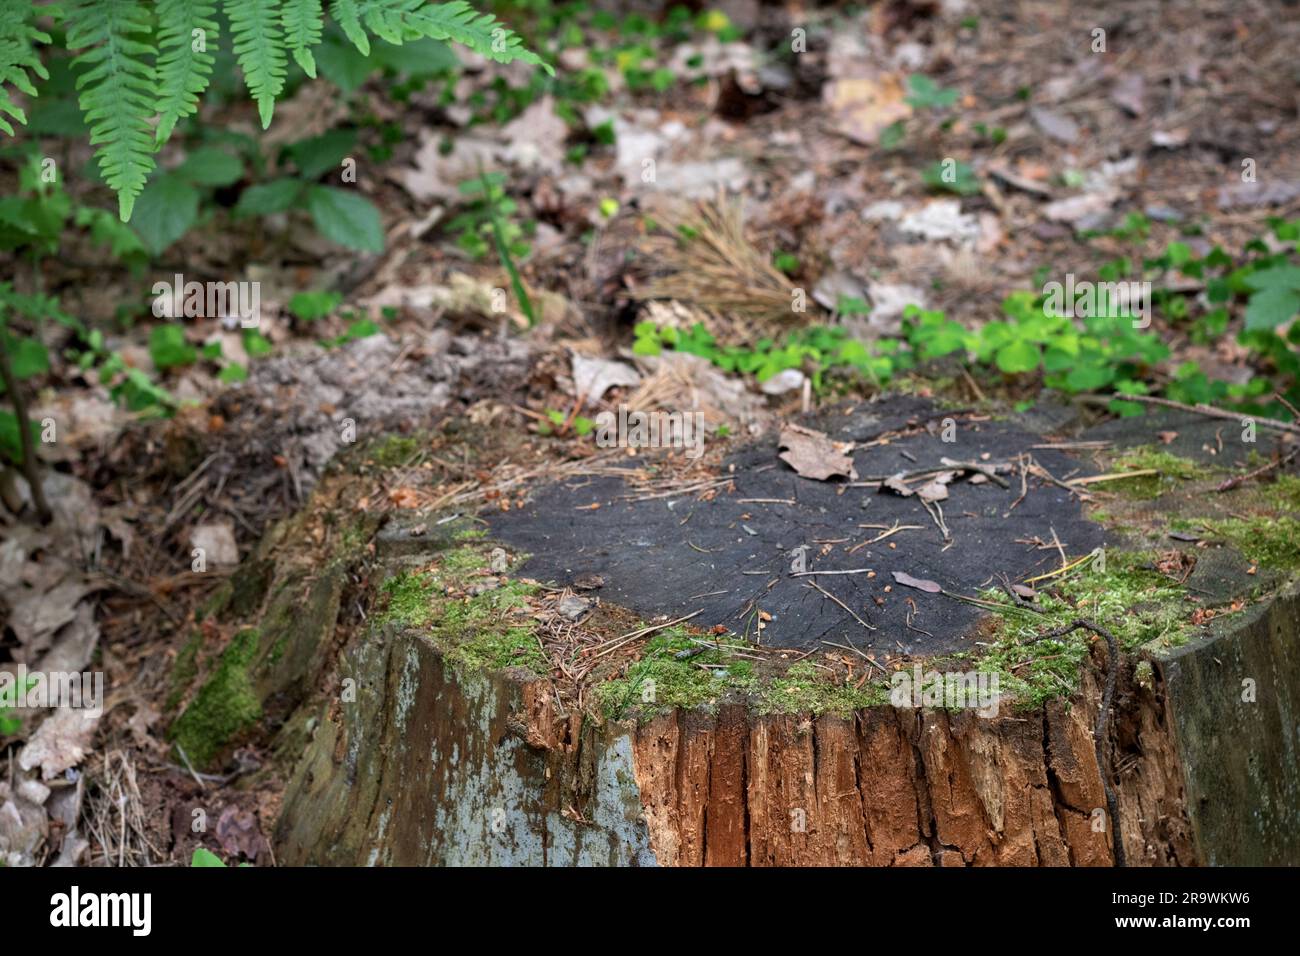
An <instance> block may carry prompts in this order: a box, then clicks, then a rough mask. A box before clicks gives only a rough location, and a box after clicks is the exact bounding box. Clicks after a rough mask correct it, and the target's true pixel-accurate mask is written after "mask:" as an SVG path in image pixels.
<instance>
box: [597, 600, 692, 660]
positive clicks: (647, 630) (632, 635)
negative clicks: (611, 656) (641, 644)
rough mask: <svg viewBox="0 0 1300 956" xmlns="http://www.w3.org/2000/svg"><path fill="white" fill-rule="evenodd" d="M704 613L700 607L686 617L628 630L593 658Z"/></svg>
mask: <svg viewBox="0 0 1300 956" xmlns="http://www.w3.org/2000/svg"><path fill="white" fill-rule="evenodd" d="M703 613H704V608H700V609H699V610H698V611H696V612H695V613H694V614H687V615H686V616H685V617H679V618H677V620H675V621H664V622H663V623H662V624H652V625H650V626H649V627H642V628H639V629H637V630H635V631H628V632H627V633H626V634H624V635H623V636H622V637H618V638H615V639H614V643H613V644H612V645H611V646H609V647H607V648H605V649H604V650H603V651H601V652H600V653H599V654H595V655H593V656H592V660H595V659H596V658H598V657H604V656H605V655H606V654H608V653H610V652H611V651H616V650H618V649H619V648H620V647H622V646H623V645H624V644H626V643H627V642H628V641H633V640H636V639H637V638H638V637H645V635H647V634H652V633H654V632H655V631H661V630H663V629H664V628H665V627H672V626H673V625H674V624H681V623H682V622H683V621H689V620H690V619H691V618H693V617H698V616H699V615H701V614H703Z"/></svg>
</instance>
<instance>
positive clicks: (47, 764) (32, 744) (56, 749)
mask: <svg viewBox="0 0 1300 956" xmlns="http://www.w3.org/2000/svg"><path fill="white" fill-rule="evenodd" d="M91 713H92V712H91V711H89V710H83V709H80V708H73V707H59V708H56V709H55V710H52V711H50V715H49V716H48V717H46V718H45V720H44V721H42V722H41V725H40V726H39V727H37V728H36V732H35V733H34V734H32V736H31V739H29V740H28V741H27V744H26V746H24V747H23V749H22V750H21V751H20V752H19V754H18V766H20V767H22V768H23V769H24V770H31V769H32V768H33V767H37V766H39V767H40V768H41V779H43V780H53V779H54V778H55V777H57V776H58V775H59V774H61V773H63V771H65V770H67V769H68V768H70V767H75V766H76V765H77V764H79V763H81V761H82V760H84V759H85V757H86V754H87V752H88V751H89V750H90V741H91V740H92V739H93V738H94V736H95V728H96V727H98V726H99V717H97V716H92V715H91Z"/></svg>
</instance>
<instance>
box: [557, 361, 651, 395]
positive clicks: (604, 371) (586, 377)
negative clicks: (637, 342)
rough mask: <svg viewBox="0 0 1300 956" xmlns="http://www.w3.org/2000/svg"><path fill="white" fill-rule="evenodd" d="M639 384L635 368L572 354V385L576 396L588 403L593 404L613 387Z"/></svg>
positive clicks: (639, 378)
mask: <svg viewBox="0 0 1300 956" xmlns="http://www.w3.org/2000/svg"><path fill="white" fill-rule="evenodd" d="M640 384H641V376H640V375H639V374H638V373H637V370H636V369H634V368H632V366H630V365H625V364H624V363H622V362H614V361H611V360H609V359H603V358H587V357H586V356H585V355H574V356H573V385H574V390H575V391H576V393H577V395H576V397H577V398H579V399H581V400H582V401H583V402H585V403H587V404H588V405H595V404H596V403H598V402H599V401H600V400H601V399H602V398H604V397H605V393H606V392H607V391H609V390H610V389H611V388H615V387H620V386H621V387H631V386H633V385H640Z"/></svg>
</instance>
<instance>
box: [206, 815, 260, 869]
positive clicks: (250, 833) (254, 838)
mask: <svg viewBox="0 0 1300 956" xmlns="http://www.w3.org/2000/svg"><path fill="white" fill-rule="evenodd" d="M216 832H217V840H218V841H219V842H220V843H221V849H222V850H224V851H225V852H226V855H227V856H230V857H236V858H239V857H242V858H243V859H245V860H249V861H252V860H256V859H257V857H258V855H259V854H260V853H261V852H262V850H263V849H264V848H265V847H266V845H267V844H266V837H264V836H262V831H261V827H260V826H259V825H258V822H257V814H255V813H253V812H252V811H251V810H244V809H242V808H240V807H237V806H235V805H234V804H231V805H230V806H228V807H226V809H224V810H222V811H221V816H219V817H218V818H217V827H216Z"/></svg>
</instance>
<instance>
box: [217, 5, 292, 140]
mask: <svg viewBox="0 0 1300 956" xmlns="http://www.w3.org/2000/svg"><path fill="white" fill-rule="evenodd" d="M225 10H226V16H227V17H228V18H229V19H230V32H231V34H232V35H233V37H234V49H235V57H236V59H237V60H238V61H239V68H240V69H241V70H243V71H244V85H245V86H247V87H248V92H249V93H251V94H252V95H253V99H255V100H256V101H257V112H258V115H259V116H260V117H261V119H262V128H263V129H266V128H267V127H268V126H270V125H271V115H272V113H274V111H275V101H276V98H277V97H279V95H280V94H281V93H283V92H284V74H285V69H286V63H287V60H286V58H285V55H284V35H283V34H282V33H281V32H280V17H279V16H278V14H279V10H278V9H277V4H276V3H275V0H225Z"/></svg>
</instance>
